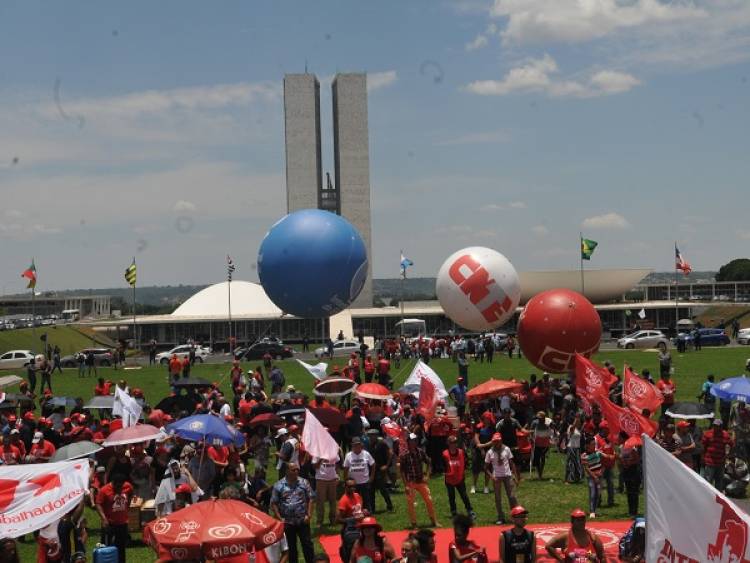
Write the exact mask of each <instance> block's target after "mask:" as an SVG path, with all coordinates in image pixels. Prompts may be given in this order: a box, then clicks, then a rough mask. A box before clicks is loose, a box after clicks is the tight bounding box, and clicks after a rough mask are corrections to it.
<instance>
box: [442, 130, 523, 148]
mask: <svg viewBox="0 0 750 563" xmlns="http://www.w3.org/2000/svg"><path fill="white" fill-rule="evenodd" d="M508 141H510V134H509V133H508V132H507V131H503V130H500V131H481V132H477V133H466V134H465V135H459V136H457V137H453V138H451V139H445V140H442V141H438V142H436V143H435V146H436V147H452V146H460V145H484V144H494V143H507V142H508Z"/></svg>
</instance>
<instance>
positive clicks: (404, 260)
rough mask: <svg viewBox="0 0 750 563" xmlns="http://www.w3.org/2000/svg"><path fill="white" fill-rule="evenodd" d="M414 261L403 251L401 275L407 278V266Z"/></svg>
mask: <svg viewBox="0 0 750 563" xmlns="http://www.w3.org/2000/svg"><path fill="white" fill-rule="evenodd" d="M413 265H414V262H412V261H411V260H409V259H408V258H407V257H406V256H404V251H403V250H402V251H401V277H402V278H404V279H406V268H408V267H409V266H413Z"/></svg>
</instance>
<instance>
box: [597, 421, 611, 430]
mask: <svg viewBox="0 0 750 563" xmlns="http://www.w3.org/2000/svg"><path fill="white" fill-rule="evenodd" d="M602 429H604V430H609V422H607V421H606V420H602V421H601V422H600V423H599V430H602Z"/></svg>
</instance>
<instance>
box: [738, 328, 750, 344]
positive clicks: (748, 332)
mask: <svg viewBox="0 0 750 563" xmlns="http://www.w3.org/2000/svg"><path fill="white" fill-rule="evenodd" d="M737 344H750V328H741V329H740V331H739V332H738V333H737Z"/></svg>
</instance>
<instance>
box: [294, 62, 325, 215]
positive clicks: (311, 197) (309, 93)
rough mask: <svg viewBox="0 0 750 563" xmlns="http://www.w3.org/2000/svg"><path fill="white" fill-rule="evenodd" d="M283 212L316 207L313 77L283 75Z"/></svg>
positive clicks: (318, 166) (319, 169)
mask: <svg viewBox="0 0 750 563" xmlns="http://www.w3.org/2000/svg"><path fill="white" fill-rule="evenodd" d="M284 140H285V146H286V204H287V212H288V213H292V212H293V211H299V210H300V209H315V208H318V207H319V206H320V194H321V190H322V188H323V184H322V183H323V164H322V158H321V148H320V83H319V82H318V79H317V78H316V77H315V75H314V74H307V73H305V74H287V75H285V76H284Z"/></svg>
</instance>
